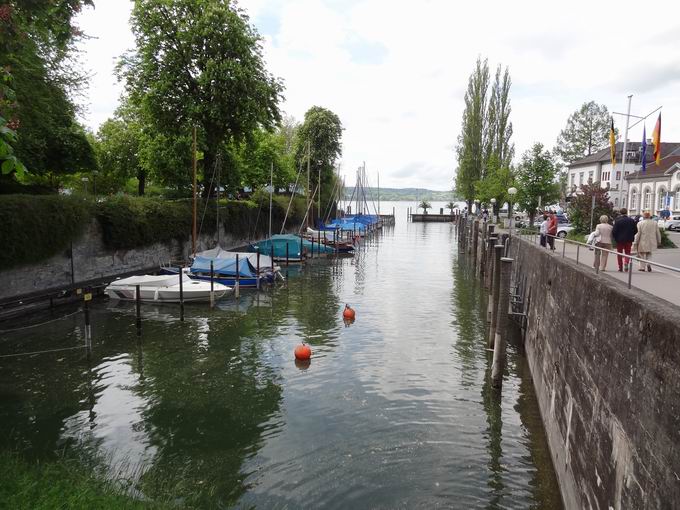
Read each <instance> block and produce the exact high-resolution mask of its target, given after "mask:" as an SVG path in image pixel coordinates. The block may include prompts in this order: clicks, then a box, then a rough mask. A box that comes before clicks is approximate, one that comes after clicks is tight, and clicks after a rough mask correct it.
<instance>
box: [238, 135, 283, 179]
mask: <svg viewBox="0 0 680 510" xmlns="http://www.w3.org/2000/svg"><path fill="white" fill-rule="evenodd" d="M239 159H240V165H241V183H242V184H243V185H244V186H248V187H250V188H252V189H257V188H261V187H263V186H268V185H269V181H270V173H271V171H272V167H273V184H274V188H276V189H282V188H284V189H285V188H287V187H288V185H289V184H291V182H294V181H295V175H296V174H295V169H294V168H293V155H292V150H291V151H289V150H287V140H286V132H285V131H284V130H283V129H281V128H280V129H278V130H277V131H276V132H273V133H272V132H269V131H265V130H262V129H261V130H258V131H256V132H255V133H254V134H253V136H252V140H251V141H250V142H249V143H246V144H243V145H242V147H241V149H240V151H239Z"/></svg>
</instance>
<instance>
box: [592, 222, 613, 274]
mask: <svg viewBox="0 0 680 510" xmlns="http://www.w3.org/2000/svg"><path fill="white" fill-rule="evenodd" d="M613 229H614V227H612V226H611V225H610V224H609V216H607V215H606V214H603V215H602V216H600V223H598V224H597V226H596V227H595V232H597V234H596V235H597V236H598V237H599V239H600V240H599V241H598V242H597V243H595V246H597V247H598V248H604V249H605V250H611V249H612V230H613ZM608 257H609V252H607V251H602V250H595V261H594V262H593V267H594V268H595V269H597V268H598V267H599V268H600V271H606V269H607V258H608Z"/></svg>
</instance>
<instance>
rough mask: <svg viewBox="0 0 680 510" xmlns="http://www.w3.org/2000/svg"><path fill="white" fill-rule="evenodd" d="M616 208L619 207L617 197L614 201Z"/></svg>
mask: <svg viewBox="0 0 680 510" xmlns="http://www.w3.org/2000/svg"><path fill="white" fill-rule="evenodd" d="M618 206H619V199H618V197H617V198H615V199H614V207H618Z"/></svg>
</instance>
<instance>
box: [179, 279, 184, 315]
mask: <svg viewBox="0 0 680 510" xmlns="http://www.w3.org/2000/svg"><path fill="white" fill-rule="evenodd" d="M179 320H181V321H182V322H184V270H183V269H182V268H181V267H180V268H179Z"/></svg>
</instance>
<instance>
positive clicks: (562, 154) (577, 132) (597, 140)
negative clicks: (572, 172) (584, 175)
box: [555, 101, 610, 164]
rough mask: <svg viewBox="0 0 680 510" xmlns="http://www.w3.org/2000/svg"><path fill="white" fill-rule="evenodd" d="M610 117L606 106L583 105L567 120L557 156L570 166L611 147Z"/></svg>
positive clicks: (558, 141)
mask: <svg viewBox="0 0 680 510" xmlns="http://www.w3.org/2000/svg"><path fill="white" fill-rule="evenodd" d="M609 130H610V115H609V111H608V110H607V107H606V106H605V105H599V104H597V103H596V102H595V101H589V102H587V103H583V105H581V108H579V109H578V110H576V111H575V112H574V113H572V114H571V115H570V116H569V118H568V119H567V125H566V127H565V128H564V129H563V130H562V131H561V132H560V135H559V137H558V138H557V145H556V147H555V154H556V155H557V156H558V157H559V158H560V159H561V160H562V162H563V163H565V164H568V163H571V162H572V161H575V160H577V159H580V158H583V157H585V156H590V155H591V154H593V153H594V152H597V151H599V150H600V149H603V148H604V147H607V146H608V145H609Z"/></svg>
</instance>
